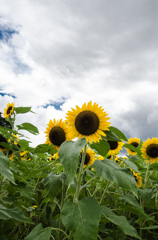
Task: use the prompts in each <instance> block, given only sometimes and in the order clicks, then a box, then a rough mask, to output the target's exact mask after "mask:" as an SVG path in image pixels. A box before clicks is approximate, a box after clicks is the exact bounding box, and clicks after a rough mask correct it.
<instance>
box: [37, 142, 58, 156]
mask: <svg viewBox="0 0 158 240" xmlns="http://www.w3.org/2000/svg"><path fill="white" fill-rule="evenodd" d="M46 152H48V153H49V154H55V153H56V152H57V150H56V149H55V148H54V146H53V144H51V145H49V144H39V145H38V146H37V147H36V148H35V150H34V153H46Z"/></svg>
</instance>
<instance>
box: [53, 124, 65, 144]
mask: <svg viewBox="0 0 158 240" xmlns="http://www.w3.org/2000/svg"><path fill="white" fill-rule="evenodd" d="M49 140H50V141H51V143H53V144H54V145H56V146H58V147H59V146H60V145H61V144H62V143H63V142H64V141H65V140H66V135H65V132H64V129H62V128H61V127H58V126H55V127H52V129H51V130H50V132H49Z"/></svg>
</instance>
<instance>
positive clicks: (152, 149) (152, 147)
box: [141, 138, 158, 163]
mask: <svg viewBox="0 0 158 240" xmlns="http://www.w3.org/2000/svg"><path fill="white" fill-rule="evenodd" d="M141 152H142V154H143V158H144V159H149V160H150V162H151V163H155V162H158V138H152V139H150V138H148V139H147V140H146V142H144V143H143V144H142V148H141Z"/></svg>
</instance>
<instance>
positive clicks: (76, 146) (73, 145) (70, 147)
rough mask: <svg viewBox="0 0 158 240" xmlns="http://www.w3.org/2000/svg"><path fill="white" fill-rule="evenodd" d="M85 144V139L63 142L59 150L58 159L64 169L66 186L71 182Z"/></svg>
mask: <svg viewBox="0 0 158 240" xmlns="http://www.w3.org/2000/svg"><path fill="white" fill-rule="evenodd" d="M85 144H86V139H85V138H81V139H79V140H77V141H75V142H74V141H66V142H63V143H62V144H61V146H60V148H59V158H60V161H61V163H62V165H63V167H64V170H65V173H66V176H67V182H68V185H70V184H71V182H72V181H73V179H74V177H75V174H76V171H77V167H78V164H79V156H80V152H81V150H82V148H83V147H84V146H85Z"/></svg>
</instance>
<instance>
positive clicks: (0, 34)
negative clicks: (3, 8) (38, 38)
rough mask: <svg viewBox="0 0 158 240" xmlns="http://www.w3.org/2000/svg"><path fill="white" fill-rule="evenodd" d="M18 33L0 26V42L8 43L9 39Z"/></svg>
mask: <svg viewBox="0 0 158 240" xmlns="http://www.w3.org/2000/svg"><path fill="white" fill-rule="evenodd" d="M17 33H18V32H17V31H15V30H14V29H11V28H8V27H5V26H1V25H0V40H2V41H6V42H8V40H9V39H10V38H12V36H13V34H17Z"/></svg>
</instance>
